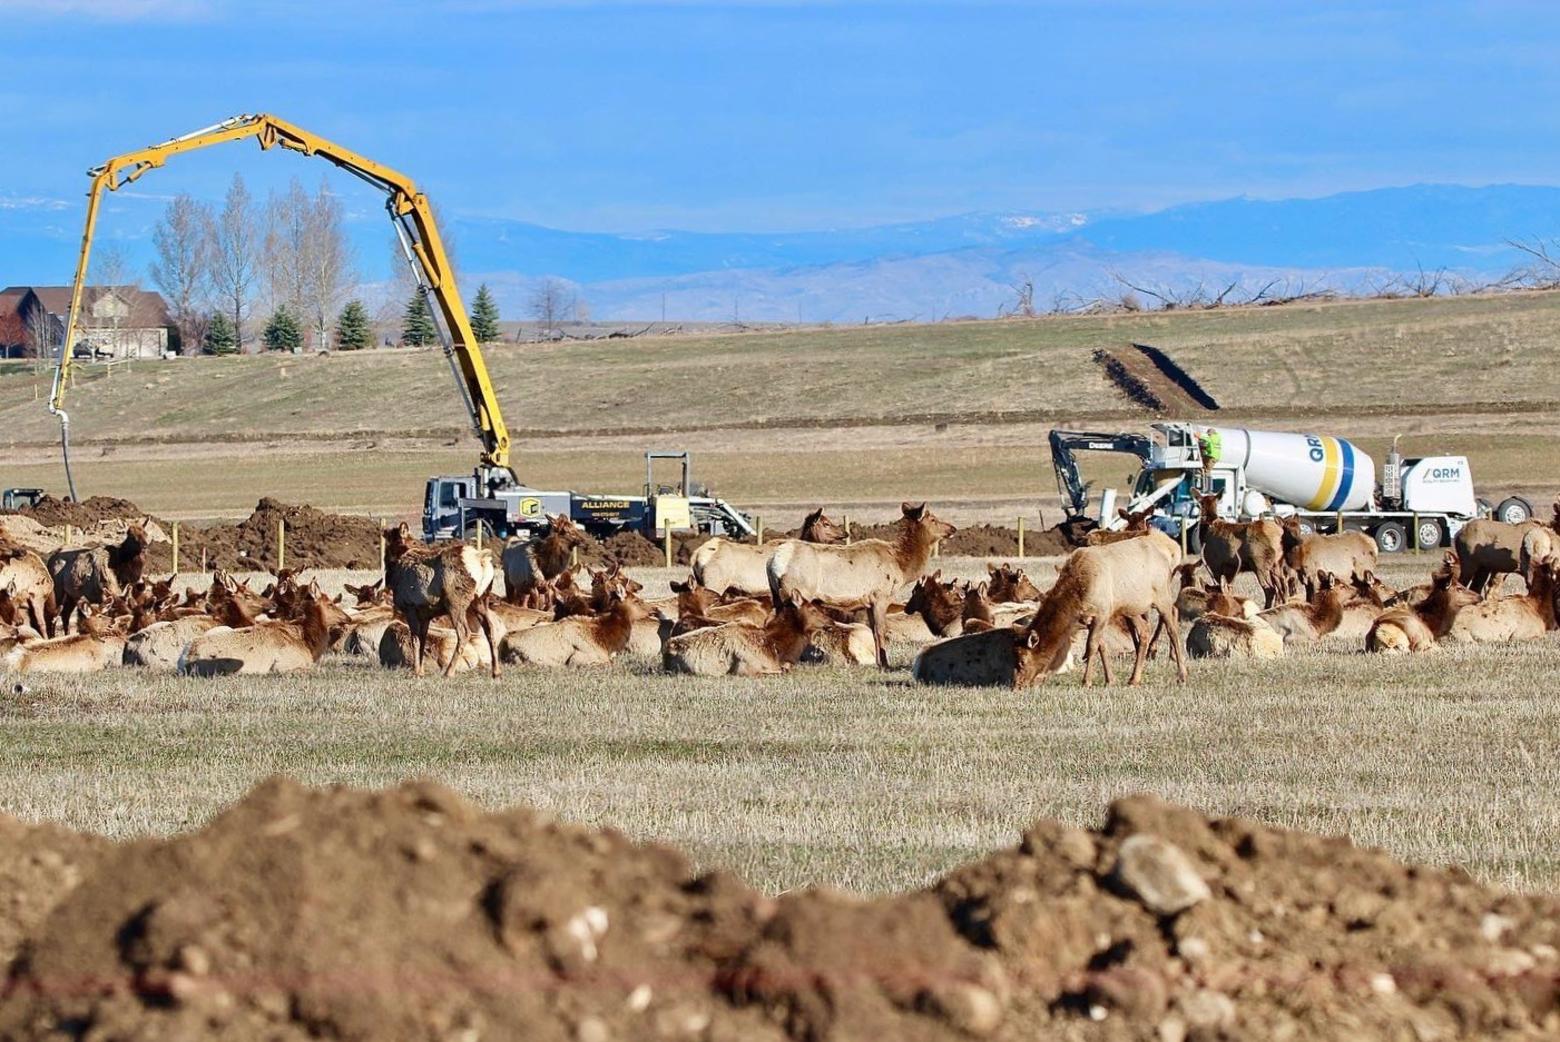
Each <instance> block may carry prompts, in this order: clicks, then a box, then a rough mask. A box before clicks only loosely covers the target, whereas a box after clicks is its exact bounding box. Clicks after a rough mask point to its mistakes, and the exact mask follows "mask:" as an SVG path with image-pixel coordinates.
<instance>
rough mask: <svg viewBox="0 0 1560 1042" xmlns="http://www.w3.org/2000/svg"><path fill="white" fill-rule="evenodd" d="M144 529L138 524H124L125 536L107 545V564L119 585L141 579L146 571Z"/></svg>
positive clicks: (126, 584) (128, 584)
mask: <svg viewBox="0 0 1560 1042" xmlns="http://www.w3.org/2000/svg"><path fill="white" fill-rule="evenodd" d="M147 545H148V543H147V539H146V529H145V528H143V527H142V526H141V525H138V524H129V525H126V526H125V536H124V538H123V539H121V540H120V541H119V543H118V544H116V545H114V546H110V547H108V566H109V568H110V569H112V570H113V573H114V578H115V579H116V580H118V582H119V585H120V586H121V587H126V586H130V585H131V584H133V583H138V582H140V581H141V576H142V575H144V574H145V572H146V547H147Z"/></svg>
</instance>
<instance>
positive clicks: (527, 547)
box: [502, 514, 591, 607]
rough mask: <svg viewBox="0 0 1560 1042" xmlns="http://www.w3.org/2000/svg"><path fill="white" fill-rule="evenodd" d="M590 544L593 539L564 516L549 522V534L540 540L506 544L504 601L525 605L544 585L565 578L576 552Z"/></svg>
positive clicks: (519, 538) (518, 539) (516, 539)
mask: <svg viewBox="0 0 1560 1042" xmlns="http://www.w3.org/2000/svg"><path fill="white" fill-rule="evenodd" d="M590 544H591V540H590V536H588V535H586V534H585V532H584V530H583V529H581V528H580V526H579V525H576V524H575V523H574V522H573V521H572V520H570V519H569V518H568V517H566V516H564V515H563V514H557V515H555V516H551V517H549V518H548V519H547V534H546V535H544V536H542V538H540V539H538V540H535V541H533V540H531V539H530V538H529V537H528V536H514V537H512V538H511V539H510V540H509V541H508V542H506V543H505V544H504V551H503V558H502V561H503V567H504V599H505V600H507V601H508V602H509V603H510V604H525V603H526V597H527V595H528V594H532V593H534V592H535V591H536V589H537V587H538V586H540V585H541V584H542V583H543V582H544V581H546V580H551V579H555V578H557V577H558V576H559V575H561V574H563V572H564V570H565V569H567V568H568V567H569V559H570V558H571V557H572V556H573V552H574V551H575V550H583V549H585V548H586V547H588V546H590ZM527 606H528V607H529V606H531V605H527Z"/></svg>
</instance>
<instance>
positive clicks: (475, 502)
mask: <svg viewBox="0 0 1560 1042" xmlns="http://www.w3.org/2000/svg"><path fill="white" fill-rule="evenodd" d="M245 139H253V140H255V141H256V142H258V143H259V145H260V148H261V149H262V150H269V149H271V148H273V147H277V146H280V147H281V148H284V149H287V150H289V151H292V152H298V153H300V154H302V155H305V156H318V157H319V158H321V159H324V160H326V161H327V162H329V163H331V164H333V165H335V166H337V167H340V168H341V169H342V170H345V171H346V172H347V173H349V174H352V175H353V176H355V177H358V178H360V179H362V180H363V181H366V182H367V183H368V184H370V185H373V186H374V187H375V188H377V189H379V190H380V191H382V192H384V193H385V209H386V210H387V211H388V212H389V214H390V220H391V223H392V225H393V226H394V228H395V233H396V238H397V240H398V241H399V242H400V245H401V252H402V253H403V254H404V255H405V257H406V261H407V264H408V265H409V266H410V267H411V270H412V274H413V276H414V277H415V278H416V280H417V286H418V291H419V292H421V293H422V295H423V297H424V298H425V299H426V300H427V302H428V306H429V310H430V311H431V312H432V313H433V314H434V316H435V322H434V325H435V326H436V327H437V328H438V331H439V340H440V344H441V345H442V347H443V349H444V356H445V358H446V359H447V360H448V361H449V364H450V370H451V372H452V373H453V374H454V376H455V383H456V386H457V388H459V390H460V394H461V401H462V403H463V404H464V405H465V407H466V412H467V415H468V416H469V417H470V420H471V427H472V430H473V432H474V433H475V434H476V436H477V438H478V440H479V441H480V442H481V443H482V451H481V454H480V456H479V457H478V460H477V465H476V467H475V468H474V469H473V471H472V473H471V475H470V477H466V476H460V477H457V478H449V477H434V478H430V479H429V480H428V486H427V490H426V495H425V499H424V503H425V507H424V534H425V535H427V536H428V537H429V538H433V537H434V535H436V534H438V533H439V532H442V531H443V528H442V526H440V525H435V526H433V527H430V524H429V520H430V518H431V517H434V516H435V515H434V508H435V507H436V506H437V507H439V508H440V510H442V509H443V508H444V505H445V503H446V500H447V499H449V500H452V502H451V503H450V506H452V507H453V508H454V510H455V511H456V513H457V515H460V514H462V513H464V514H467V515H469V516H471V517H473V518H480V519H483V520H487V521H488V522H489V525H488V527H489V530H490V531H497V532H498V533H499V534H507V533H509V532H512V531H527V530H532V531H534V530H536V529H539V528H541V527H542V526H544V525H545V524H546V518H545V510H544V509H543V508H542V507H541V506H540V504H541V503H543V502H552V503H558V502H567V503H568V504H569V505H570V511H569V512H570V513H573V505H574V503H575V502H576V499H577V497H575V496H574V494H573V493H568V492H561V493H557V492H542V491H539V490H537V489H533V488H530V487H529V486H526V485H523V484H521V483H520V481H519V479H518V478H517V477H516V475H515V472H514V470H513V469H512V468H511V467H510V463H509V450H510V441H509V429H508V428H507V427H506V426H505V424H504V418H503V412H502V410H501V409H500V408H499V404H498V397H497V395H496V394H495V393H494V390H493V383H492V380H491V379H490V378H489V376H488V371H487V365H486V363H485V362H484V360H483V357H482V350H481V348H480V347H479V346H478V344H477V338H476V336H475V334H473V333H472V330H471V323H470V321H469V319H468V318H467V317H466V307H465V304H464V303H463V302H462V301H461V297H460V290H459V288H458V287H457V286H456V284H455V276H454V268H453V266H452V265H451V264H450V261H449V257H448V256H447V255H446V253H445V250H444V244H443V241H442V240H441V238H440V236H439V230H438V227H437V225H436V223H435V222H434V219H433V210H432V208H431V207H430V205H429V203H428V199H427V197H426V196H424V195H423V194H422V193H421V192H420V191H418V190H417V186H416V184H414V183H413V182H412V180H411V179H410V178H408V177H407V176H406V175H404V174H402V173H400V172H399V171H396V170H392V169H391V168H389V167H387V166H383V165H381V164H379V163H376V162H374V161H373V160H371V159H368V158H367V157H365V156H362V155H359V154H358V153H356V152H353V151H352V150H351V149H347V148H343V147H342V146H340V145H338V144H336V143H335V142H332V141H329V140H327V139H325V138H322V137H320V136H319V135H317V134H313V133H311V132H309V131H307V130H304V129H303V128H302V127H299V126H296V125H294V124H292V123H289V122H287V121H286V120H283V119H279V118H277V117H276V116H271V115H265V114H260V115H240V116H234V117H232V118H231V119H226V120H223V121H222V122H221V123H216V124H213V125H212V126H209V127H204V128H202V129H200V130H196V131H192V132H191V133H188V134H185V135H183V136H181V137H176V138H173V139H171V140H169V141H164V142H163V143H161V144H158V145H152V146H150V147H148V148H143V149H138V150H136V151H133V152H127V153H125V154H124V155H120V156H115V157H114V158H112V159H110V160H109V161H108V162H106V163H104V164H103V165H102V166H98V167H94V168H93V169H91V170H89V171H88V175H89V176H90V177H91V178H92V186H91V188H90V190H89V191H88V193H87V218H86V226H85V229H84V231H83V232H82V236H81V252H80V255H79V256H78V258H77V262H76V279H75V283H74V286H73V289H72V291H71V300H70V311H69V313H68V315H67V318H66V323H65V338H64V340H63V341H62V343H61V346H60V352H59V359H58V364H57V365H56V367H55V370H54V383H53V387H52V389H51V390H50V393H49V412H50V413H52V414H54V415H55V416H57V417H59V421H60V446H61V451H62V453H63V456H64V462H65V477H66V481H67V483H68V485H69V487H70V495H71V498H72V499H75V498H77V497H76V483H75V479H74V477H73V476H72V474H71V469H70V416H69V414H68V413H66V411H65V389H66V387H67V386H68V381H69V377H70V367H71V361H72V358H73V355H74V353H75V352H74V350H73V347H74V341H75V336H76V325H77V322H78V320H79V318H80V309H81V304H82V295H83V292H84V290H85V288H86V281H87V268H88V263H89V261H90V258H91V254H92V237H93V233H94V232H95V231H96V228H97V218H98V207H99V205H100V203H101V202H102V198H103V193H104V191H110V192H113V191H118V190H119V189H120V188H123V187H124V186H125V185H128V184H132V183H133V182H135V181H137V180H139V179H140V178H141V177H142V176H143V175H145V174H146V173H147V172H148V171H150V170H155V169H156V168H158V167H160V166H162V165H163V164H164V163H166V162H167V161H168V159H169V158H170V157H172V156H176V155H179V154H181V153H184V152H190V151H194V150H196V149H200V148H206V147H208V146H210V145H219V144H223V143H225V142H228V141H242V140H245ZM722 507H724V510H725V511H726V512H728V513H729V515H730V516H729V517H726V518H725V519H724V522H723V524H724V525H725V526H726V527H728V528H731V529H733V530H734V531H748V530H750V529H749V528H748V523H747V521H746V519H745V518H743V517H742V515H741V514H739V513H738V512H737V511H735V510H731V508H729V507H725V506H724V504H722ZM555 512H556V511H555ZM437 516H439V517H443V516H444V514H443V513H440V514H438V515H437ZM464 527H465V526H464V525H462V526H461V530H462V531H463V530H464Z"/></svg>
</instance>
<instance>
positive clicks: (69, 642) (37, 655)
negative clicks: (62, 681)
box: [0, 604, 125, 673]
mask: <svg viewBox="0 0 1560 1042" xmlns="http://www.w3.org/2000/svg"><path fill="white" fill-rule="evenodd" d="M80 619H81V622H80V626H79V627H78V631H77V632H76V633H73V634H70V635H67V636H60V637H45V638H42V639H39V640H30V641H24V642H22V643H20V644H17V645H16V646H14V647H12V648H11V650H10V651H8V652H6V653H5V657H4V658H3V659H0V668H3V669H4V670H5V671H6V672H10V673H97V672H99V671H101V670H104V669H108V668H110V667H112V666H117V665H119V662H120V659H121V657H122V656H123V655H124V650H125V635H124V632H123V631H122V630H121V629H120V628H119V627H118V626H116V625H115V624H114V623H113V622H112V621H111V620H110V619H108V618H107V617H106V616H102V615H97V614H96V613H94V612H93V610H92V608H91V606H90V605H85V604H84V605H82V606H81V609H80Z"/></svg>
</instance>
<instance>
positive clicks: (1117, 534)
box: [1084, 507, 1154, 546]
mask: <svg viewBox="0 0 1560 1042" xmlns="http://www.w3.org/2000/svg"><path fill="white" fill-rule="evenodd" d="M1116 513H1117V514H1118V515H1119V516H1120V517H1121V519H1122V520H1123V521H1125V522H1126V523H1127V526H1126V527H1125V528H1118V529H1114V530H1107V529H1104V528H1097V529H1095V530H1094V531H1092V532H1090V533H1089V534H1088V536H1087V537H1086V538H1085V539H1084V545H1085V546H1109V545H1110V544H1111V543H1119V542H1121V541H1122V540H1123V539H1136V538H1137V537H1138V536H1140V535H1142V534H1143V533H1145V532H1147V531H1148V519H1149V517H1150V516H1151V515H1152V514H1153V513H1154V509H1153V507H1150V508H1148V509H1147V510H1142V511H1139V512H1137V513H1132V512H1129V511H1128V510H1126V509H1125V508H1122V509H1119V510H1117V511H1116Z"/></svg>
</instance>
